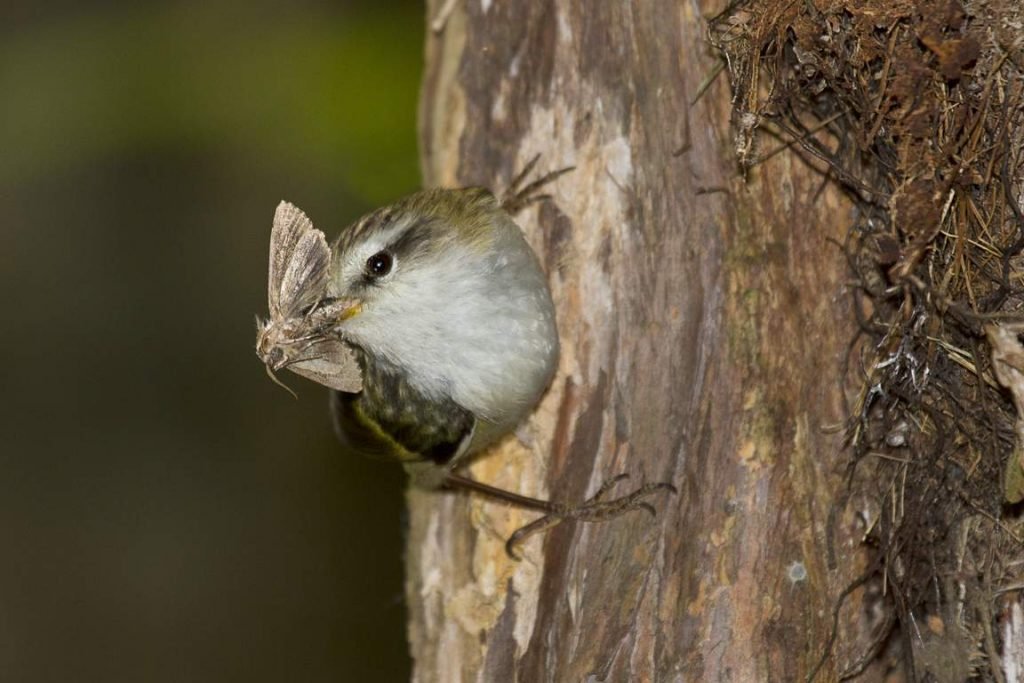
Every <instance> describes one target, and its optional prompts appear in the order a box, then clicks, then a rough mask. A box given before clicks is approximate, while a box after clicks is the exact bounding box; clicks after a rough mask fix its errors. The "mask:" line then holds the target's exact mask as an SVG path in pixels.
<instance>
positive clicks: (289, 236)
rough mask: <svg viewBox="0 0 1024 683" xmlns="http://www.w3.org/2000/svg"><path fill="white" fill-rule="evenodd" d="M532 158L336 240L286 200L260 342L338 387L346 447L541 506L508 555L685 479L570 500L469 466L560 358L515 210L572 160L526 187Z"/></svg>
mask: <svg viewBox="0 0 1024 683" xmlns="http://www.w3.org/2000/svg"><path fill="white" fill-rule="evenodd" d="M535 162H536V159H534V160H533V161H532V162H530V164H528V165H527V167H526V168H525V169H524V171H523V172H522V173H520V174H519V175H518V176H517V177H516V179H515V180H513V182H512V185H511V187H510V188H509V190H508V192H507V193H506V195H505V198H504V199H503V200H502V201H499V200H498V199H497V198H496V197H495V196H494V195H493V194H492V193H491V192H490V191H488V190H486V189H484V188H466V189H458V190H450V189H434V190H425V191H423V192H419V193H416V194H413V195H411V196H409V197H406V198H405V199H402V200H400V201H398V202H396V203H394V204H392V205H390V206H386V207H384V208H381V209H378V210H376V211H374V212H372V213H370V214H368V215H367V216H365V217H363V218H362V219H360V220H358V221H357V222H356V223H354V224H352V225H351V226H349V227H348V228H347V229H345V230H343V231H342V232H341V234H340V235H339V237H338V238H337V240H335V242H334V243H333V245H331V247H330V248H329V249H328V247H327V244H326V240H325V238H324V236H323V233H322V232H320V231H319V230H315V229H314V228H313V227H312V223H311V222H309V219H308V218H306V216H305V214H303V213H302V212H301V211H299V210H298V209H295V207H293V206H291V205H289V204H286V203H283V202H282V205H281V207H279V209H278V214H279V215H278V216H277V217H275V228H274V233H273V234H272V238H271V266H270V289H269V298H270V309H271V317H270V319H269V320H267V321H265V322H262V323H260V324H259V334H258V340H257V353H258V355H259V356H260V358H261V360H263V362H264V363H265V364H266V366H267V368H268V371H274V370H278V369H281V368H288V369H291V370H294V371H296V372H298V373H299V374H302V375H304V376H306V377H307V378H309V379H312V380H314V381H317V382H320V383H321V384H324V385H326V386H328V387H331V388H332V389H333V391H332V392H331V405H332V414H333V416H334V424H335V430H336V432H337V434H338V437H339V438H340V440H341V442H342V443H343V444H344V445H345V446H346V448H347V449H349V450H352V451H355V452H359V453H362V454H365V455H369V456H371V457H378V458H388V459H395V460H398V461H400V462H402V463H403V464H404V465H405V468H406V470H407V471H408V472H409V474H410V477H411V479H412V480H413V483H414V484H416V485H419V486H422V487H426V488H442V487H445V488H453V487H455V488H465V489H470V490H474V491H476V492H478V493H482V494H485V495H488V496H491V497H495V498H498V499H501V500H504V501H507V502H510V503H513V504H516V505H520V506H524V507H528V508H532V509H536V510H540V511H541V512H543V513H544V516H542V517H541V518H540V519H538V520H536V521H535V522H533V523H532V524H529V525H527V526H525V527H523V528H522V529H520V530H518V531H517V532H516V533H515V534H513V535H512V537H510V538H509V539H508V543H507V544H506V550H507V551H508V553H509V555H510V556H512V557H517V555H516V553H515V547H516V546H517V545H518V544H519V543H521V542H522V541H523V540H524V539H525V538H526V537H527V536H529V535H531V534H533V533H536V532H538V531H542V530H545V529H548V528H550V527H552V526H554V525H555V524H557V523H558V522H559V521H561V520H563V519H578V520H583V521H602V520H606V519H610V518H611V517H615V516H617V515H619V514H621V513H623V512H626V511H629V510H634V509H645V510H647V511H648V512H650V513H651V514H654V508H653V507H652V506H651V505H650V504H649V503H647V502H646V501H645V499H646V498H647V497H648V496H649V495H650V494H652V493H654V492H656V491H660V490H668V491H675V489H674V487H672V485H671V484H667V483H654V484H647V485H645V486H641V487H640V488H638V489H636V490H635V491H633V492H632V493H630V494H629V495H626V496H623V497H620V498H614V499H610V500H606V499H605V498H606V496H607V494H608V492H609V490H610V488H611V486H612V485H614V484H615V483H616V482H618V481H621V480H622V479H623V478H624V476H622V475H620V476H619V477H615V478H613V479H611V480H609V481H608V482H606V483H605V485H603V486H602V487H601V488H600V489H599V490H598V492H597V494H596V495H594V496H592V497H591V498H589V499H588V500H586V501H584V502H583V503H581V504H578V505H567V504H562V503H555V502H550V501H544V500H539V499H536V498H531V497H528V496H522V495H520V494H517V493H514V492H511V491H506V490H504V489H499V488H496V487H492V486H489V485H487V484H484V483H482V482H478V481H476V480H474V479H471V478H470V477H468V476H465V475H463V474H460V473H459V470H460V468H461V467H462V466H463V465H464V464H465V463H466V462H467V461H468V459H469V457H470V456H472V455H473V454H475V453H479V452H480V451H481V450H482V449H484V448H486V447H487V446H488V445H490V444H492V443H494V442H495V441H496V440H497V439H499V438H500V437H502V436H503V435H505V434H507V433H508V432H510V431H511V430H513V429H515V427H516V426H517V425H518V424H519V423H520V422H521V421H523V420H524V419H525V418H526V417H527V416H528V415H529V414H530V413H531V412H532V410H533V409H534V407H535V406H536V404H537V402H538V401H539V400H540V397H541V395H542V394H543V393H544V391H545V390H546V388H547V386H548V384H549V383H550V382H551V379H552V377H553V375H554V372H555V369H556V366H557V363H558V352H559V344H558V330H557V327H556V323H555V308H554V304H553V303H552V300H551V293H550V290H549V289H548V285H547V279H546V277H545V276H544V273H543V271H542V269H541V266H540V262H539V261H538V259H537V256H536V254H534V252H533V250H532V249H531V248H530V246H529V244H528V243H527V242H526V240H525V239H524V237H523V234H522V231H521V230H520V229H519V227H518V226H517V225H516V223H515V222H514V221H513V219H512V215H513V214H514V213H516V212H517V211H518V210H519V209H521V208H522V207H523V206H525V205H527V204H529V203H532V202H534V201H537V200H539V199H542V198H544V197H547V195H541V194H539V193H538V190H539V189H540V188H541V187H542V186H543V185H545V184H546V183H548V182H550V181H551V180H553V179H554V178H556V177H558V176H559V175H561V174H562V173H565V172H566V171H568V170H571V169H563V170H561V171H557V172H555V173H551V174H548V175H547V176H544V177H543V178H540V179H539V180H537V181H534V182H532V183H530V184H528V185H526V186H525V187H522V188H520V185H522V182H523V179H524V178H525V177H526V176H527V174H528V173H529V172H530V170H531V169H532V167H533V165H534V163H535ZM282 212H283V213H282ZM275 243H276V244H275Z"/></svg>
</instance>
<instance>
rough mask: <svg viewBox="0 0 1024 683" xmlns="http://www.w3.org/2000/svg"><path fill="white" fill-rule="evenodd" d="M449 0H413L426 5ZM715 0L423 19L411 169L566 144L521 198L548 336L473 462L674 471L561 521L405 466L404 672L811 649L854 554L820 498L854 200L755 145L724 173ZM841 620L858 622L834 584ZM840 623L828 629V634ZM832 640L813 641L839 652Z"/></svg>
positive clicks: (760, 664) (741, 661)
mask: <svg viewBox="0 0 1024 683" xmlns="http://www.w3.org/2000/svg"><path fill="white" fill-rule="evenodd" d="M443 4H445V3H444V2H441V1H438V0H435V1H433V2H431V3H430V7H429V9H428V13H429V15H430V17H431V18H434V17H436V16H438V14H439V13H441V12H442V5H443ZM717 9H719V8H718V7H713V6H711V5H710V4H708V5H707V6H700V5H699V4H698V3H693V2H683V3H680V2H671V1H668V0H645V1H644V2H633V3H623V2H587V1H586V0H565V1H556V2H533V1H531V2H493V1H491V0H479V1H478V0H467V1H466V2H461V1H459V2H455V3H454V5H453V6H452V7H451V10H452V11H451V13H450V14H448V15H447V17H446V19H445V21H444V26H443V28H441V30H440V31H433V30H429V29H428V30H429V34H428V38H427V55H426V71H425V79H424V86H423V94H422V102H421V141H422V149H423V170H424V176H425V179H426V182H427V184H428V185H443V186H465V185H477V184H479V185H486V186H489V187H492V188H497V189H500V188H502V187H504V186H506V185H507V184H508V182H509V180H510V179H511V178H512V177H513V176H514V175H515V173H516V171H517V170H519V169H521V168H522V167H523V166H524V165H525V164H526V162H527V161H528V160H529V159H530V158H531V157H533V156H534V155H535V154H540V155H541V161H540V167H539V169H540V170H541V171H546V170H553V169H556V168H561V167H564V166H568V165H575V166H576V170H575V171H573V172H572V173H569V174H567V175H565V176H563V177H561V178H559V179H558V180H557V182H556V183H555V184H554V185H553V186H552V187H551V188H550V191H551V193H552V195H553V197H552V198H551V199H550V200H546V201H544V202H542V203H541V204H539V205H538V206H537V207H536V208H533V209H530V210H528V211H525V212H524V213H522V214H521V215H520V216H519V217H518V222H519V224H520V225H521V226H522V227H523V229H524V232H525V233H526V235H527V238H528V239H529V240H530V242H531V244H533V246H534V247H535V249H536V250H537V252H538V254H539V255H540V257H541V260H542V262H543V263H544V264H545V266H546V268H547V271H548V273H549V277H550V283H551V288H552V292H553V294H554V297H555V301H556V304H557V307H558V315H559V330H560V336H561V341H562V356H561V364H560V369H559V373H558V375H557V377H556V378H555V380H554V382H553V384H552V386H551V389H550V390H549V392H548V393H547V395H546V396H545V398H544V399H543V401H542V403H541V404H540V406H539V408H538V409H537V411H536V413H535V415H534V417H533V418H532V419H531V420H530V422H529V424H528V425H526V426H524V428H523V429H522V430H520V432H519V433H517V434H516V435H515V436H512V437H510V438H509V439H506V440H505V441H504V442H503V443H502V444H501V445H500V446H499V447H497V448H495V449H494V450H493V451H492V452H490V453H489V454H487V455H485V456H483V457H481V458H479V459H478V460H477V461H476V462H475V463H474V464H473V466H472V474H473V476H474V477H476V478H478V479H479V480H481V481H484V482H487V483H491V484H495V485H498V486H502V487H505V488H509V489H511V490H514V491H518V492H521V493H525V494H528V495H533V496H540V497H550V498H552V499H556V500H563V501H580V500H582V499H584V498H586V497H587V496H588V495H590V494H592V493H593V492H594V490H595V489H596V488H597V487H598V486H599V485H600V484H601V483H602V482H603V481H605V480H607V479H609V478H611V477H613V476H615V475H617V474H619V473H623V472H625V473H628V474H630V475H631V477H632V478H631V480H630V482H627V483H624V484H621V485H620V487H621V490H622V491H623V492H625V491H626V490H628V488H629V487H630V486H634V485H637V484H639V483H640V482H643V481H672V482H674V483H675V484H676V485H677V486H678V488H679V495H677V496H674V497H673V496H666V497H663V498H657V499H655V500H653V501H652V502H653V503H654V505H655V507H656V508H657V509H658V515H657V518H655V519H652V518H651V517H650V516H649V515H646V514H643V513H641V512H634V513H630V514H628V515H625V516H622V517H620V518H617V519H614V520H612V521H609V522H606V523H601V524H582V523H579V524H578V523H572V522H567V523H564V524H562V525H560V526H559V527H557V528H555V529H554V530H553V531H551V532H549V533H548V534H547V535H546V536H543V537H535V538H534V539H532V540H530V541H529V542H528V543H527V544H526V545H525V547H524V549H523V550H524V555H525V558H524V559H523V561H521V562H514V561H512V560H510V559H509V558H508V557H506V555H505V552H504V547H503V544H504V542H505V539H506V538H507V537H508V536H509V534H511V533H512V531H514V530H515V529H516V528H518V527H519V526H521V525H522V524H525V523H527V522H528V521H530V520H531V519H533V518H534V516H535V514H534V513H529V512H525V511H522V510H518V509H513V508H509V507H506V506H503V505H500V504H495V503H493V502H490V501H486V500H482V499H478V498H475V497H468V496H466V495H464V494H446V495H438V494H431V493H422V492H416V491H411V492H410V493H409V496H408V498H409V505H410V514H411V528H410V534H409V544H408V556H407V572H408V578H407V590H406V594H407V598H408V602H409V610H410V623H409V639H410V643H411V648H412V655H413V658H414V667H415V669H414V680H417V681H424V682H426V681H436V682H438V683H452V682H454V681H528V682H531V683H532V682H534V681H558V682H562V681H720V680H731V681H772V680H782V681H792V680H802V679H803V677H804V676H805V675H807V674H808V673H809V672H810V671H811V670H812V669H813V668H814V666H815V665H816V664H817V662H818V661H819V659H820V658H821V657H822V654H823V652H824V651H825V648H826V642H827V641H828V639H829V635H830V633H831V630H832V618H833V610H834V608H835V604H836V598H837V596H838V594H839V593H840V591H842V590H843V588H845V587H846V586H847V585H849V584H850V582H851V581H852V580H853V579H854V578H855V577H856V575H857V574H858V572H859V570H860V563H861V560H860V559H859V558H858V556H857V555H856V552H857V551H856V543H854V542H853V541H852V540H851V538H852V534H853V532H854V529H853V524H852V523H851V522H849V521H848V520H846V519H845V518H844V517H843V516H842V515H840V516H838V517H837V518H836V520H837V521H838V523H836V524H830V523H829V518H830V512H832V509H833V500H834V497H835V495H836V493H837V491H839V490H840V487H841V485H842V476H841V475H842V471H841V455H842V451H841V449H842V443H841V433H840V432H841V430H838V429H830V428H831V427H834V426H836V425H839V424H841V423H842V422H843V421H844V419H845V417H846V414H845V407H844V395H843V375H842V368H843V362H844V358H845V353H846V349H847V346H848V344H849V342H850V340H851V339H852V337H853V327H852V323H851V322H850V319H851V316H850V309H849V303H848V301H849V299H848V296H847V294H846V292H845V290H844V277H845V272H846V271H845V262H844V260H843V256H842V251H841V249H839V248H837V247H836V246H835V242H833V241H832V240H835V241H838V242H840V243H841V242H842V240H843V238H844V233H845V225H846V223H847V221H846V220H845V218H846V216H847V215H848V212H849V210H850V207H849V205H848V203H847V202H845V200H844V199H843V198H842V197H841V196H840V195H839V194H838V193H836V192H835V191H834V190H833V189H832V188H831V187H830V186H829V185H828V184H827V183H825V181H824V180H823V178H822V176H821V175H820V174H819V173H818V172H816V171H815V170H814V169H812V168H810V167H808V166H806V165H804V164H803V163H801V162H800V161H799V160H798V159H797V158H795V157H794V156H792V155H789V154H778V155H775V156H774V157H772V158H771V160H769V161H768V162H766V163H764V164H762V165H761V166H759V167H757V168H756V169H755V170H754V172H753V173H752V174H750V175H749V177H746V178H743V177H740V176H738V174H737V170H736V168H737V167H736V164H735V161H734V150H733V147H734V143H733V137H732V133H731V129H730V125H729V118H730V106H729V105H730V103H729V97H730V94H729V90H728V84H727V82H726V80H725V78H724V77H722V78H719V79H717V80H715V81H714V82H713V83H712V84H711V85H710V87H709V88H707V90H706V92H704V93H703V95H700V94H699V92H698V91H699V89H700V88H701V85H702V83H703V82H705V80H706V79H707V78H709V77H710V76H711V75H712V74H714V73H715V70H716V57H715V55H714V54H712V52H711V50H710V48H709V47H708V45H707V42H706V40H705V30H706V26H705V21H704V18H703V16H702V13H704V15H709V14H710V13H711V12H714V11H717ZM841 614H843V615H844V619H843V620H842V621H843V622H844V623H846V622H849V623H850V626H849V627H844V628H841V633H840V636H841V637H840V643H841V644H845V645H846V646H849V644H850V643H854V644H855V643H856V642H857V641H858V640H863V639H865V638H866V637H867V635H866V634H862V633H859V632H858V631H857V628H858V627H857V626H856V622H857V620H856V619H855V618H854V617H855V616H856V613H855V609H852V608H850V607H846V608H844V609H843V610H842V611H841ZM840 649H841V650H844V649H846V648H840ZM849 651H850V654H848V655H847V654H843V653H842V652H840V653H838V655H837V656H835V657H831V658H829V659H828V660H827V661H826V663H825V666H824V667H823V669H822V671H821V672H820V673H819V677H818V680H834V679H835V678H836V677H837V672H838V671H839V670H841V669H842V668H843V667H844V666H845V665H848V664H849V663H850V658H851V657H853V656H855V652H856V648H853V647H850V649H849Z"/></svg>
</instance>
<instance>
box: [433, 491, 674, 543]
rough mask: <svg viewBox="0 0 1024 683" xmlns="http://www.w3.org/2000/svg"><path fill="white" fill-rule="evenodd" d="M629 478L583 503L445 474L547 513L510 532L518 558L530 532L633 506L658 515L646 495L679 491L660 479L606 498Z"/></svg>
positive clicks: (614, 514) (602, 516)
mask: <svg viewBox="0 0 1024 683" xmlns="http://www.w3.org/2000/svg"><path fill="white" fill-rule="evenodd" d="M628 478H629V475H628V474H620V475H618V476H617V477H612V478H611V479H609V480H607V481H605V482H604V483H603V484H601V487H600V488H599V489H598V490H597V493H595V494H594V495H592V496H591V497H590V498H587V499H586V500H585V501H583V503H581V504H579V505H568V504H566V503H558V502H555V501H550V500H541V499H540V498H531V497H529V496H523V495H520V494H518V493H513V492H511V491H506V490H505V489H499V488H497V487H495V486H490V485H488V484H484V483H481V482H479V481H476V480H475V479H470V478H469V477H464V476H462V475H460V474H455V473H454V472H448V473H446V474H445V479H444V485H445V486H446V487H448V488H463V489H468V490H470V491H475V492H476V493H480V494H483V495H485V496H488V497H490V498H495V499H497V500H503V501H505V502H506V503H511V504H512V505H517V506H519V507H523V508H527V509H529V510H539V511H540V512H543V513H544V515H543V516H542V517H540V518H539V519H537V520H535V521H533V522H530V523H529V524H527V525H526V526H523V527H522V528H520V529H518V530H516V532H515V533H513V534H512V535H511V536H509V538H508V541H507V542H506V543H505V552H506V553H508V555H509V557H511V558H512V559H513V560H518V559H520V557H519V554H518V553H517V552H516V546H518V545H519V544H521V543H522V542H524V541H525V540H526V539H527V538H529V537H530V536H532V535H534V534H537V533H540V532H543V531H547V530H549V529H551V528H553V527H555V526H557V525H558V524H560V523H561V522H563V521H565V520H567V519H575V520H579V521H581V522H605V521H608V520H610V519H614V518H615V517H618V516H619V515H622V514H625V513H627V512H629V511H631V510H646V511H647V512H649V513H650V514H651V516H655V515H656V511H655V509H654V506H653V505H651V504H650V503H648V502H646V500H645V498H647V497H648V496H650V495H651V494H653V493H656V492H658V491H669V492H671V493H676V487H675V486H673V485H672V484H669V483H668V482H657V483H654V484H644V485H643V486H641V487H640V488H638V489H636V490H635V491H633V492H632V493H628V494H626V495H625V496H620V497H618V498H612V499H611V500H604V498H605V497H606V495H607V494H608V492H609V491H611V489H612V487H614V486H615V485H616V484H617V483H619V482H620V481H623V480H625V479H628Z"/></svg>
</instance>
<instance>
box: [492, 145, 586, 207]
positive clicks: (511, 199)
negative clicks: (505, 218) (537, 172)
mask: <svg viewBox="0 0 1024 683" xmlns="http://www.w3.org/2000/svg"><path fill="white" fill-rule="evenodd" d="M538 159H540V154H538V155H536V156H535V157H533V158H532V159H530V160H529V161H528V162H526V166H525V167H523V170H522V171H520V172H519V173H518V174H516V177H515V178H513V179H512V182H511V183H510V184H509V186H508V187H507V188H505V191H504V192H503V193H502V195H501V208H503V209H505V211H507V212H508V213H509V215H512V216H514V215H516V214H517V213H519V212H520V211H522V210H523V209H525V208H526V207H527V206H529V205H530V204H533V203H535V202H539V201H541V200H543V199H550V198H551V195H550V194H538V192H537V191H538V190H540V188H542V187H544V186H545V185H547V184H548V183H551V182H553V181H554V180H555V179H556V178H558V177H559V176H562V175H565V174H566V173H568V172H569V171H571V170H573V169H574V168H576V167H575V166H567V167H565V168H560V169H558V170H557V171H552V172H550V173H547V174H545V175H542V176H541V177H539V178H537V179H536V180H534V181H533V182H531V183H529V184H527V185H526V186H525V187H520V185H522V184H523V182H524V181H525V180H526V178H527V176H529V175H530V172H531V171H532V170H533V167H534V166H536V165H537V160H538Z"/></svg>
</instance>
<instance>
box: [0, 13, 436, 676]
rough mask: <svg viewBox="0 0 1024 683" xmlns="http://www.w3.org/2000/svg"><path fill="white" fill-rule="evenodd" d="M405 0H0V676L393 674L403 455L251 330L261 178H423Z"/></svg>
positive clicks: (389, 184)
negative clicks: (341, 410)
mask: <svg viewBox="0 0 1024 683" xmlns="http://www.w3.org/2000/svg"><path fill="white" fill-rule="evenodd" d="M423 13H424V9H423V7H422V6H421V4H420V3H419V2H388V3H377V2H369V1H364V2H342V1H340V0H338V1H335V2H315V1H312V0H299V1H295V0H293V1H290V2H269V1H268V0H257V1H250V2H245V3H242V2H237V1H232V0H178V1H175V0H166V1H164V2H148V3H120V2H112V1H106V2H92V3H83V2H71V1H70V0H64V1H63V2H50V3H44V4H40V3H33V2H25V1H19V0H6V1H5V2H4V3H3V4H2V7H0V209H2V218H0V263H2V268H0V278H2V285H3V291H4V294H5V300H6V301H7V305H6V306H5V307H4V310H5V315H4V323H3V334H2V335H0V345H2V346H0V351H2V354H3V355H2V358H3V360H2V364H0V377H2V386H3V393H2V396H3V398H2V399H0V401H2V403H0V416H2V417H0V421H2V425H3V430H4V438H3V441H2V442H0V443H2V445H0V543H2V548H0V681H17V682H21V681H31V682H34V681H284V680H287V681H392V680H403V679H407V678H408V671H409V662H408V658H407V654H406V642H405V631H404V620H405V606H404V598H403V593H402V565H401V562H402V534H403V531H402V529H403V519H402V518H403V515H404V506H403V498H402V490H403V487H404V475H403V473H402V471H401V468H400V467H398V466H395V465H391V464H388V463H378V462H371V461H364V460H360V459H357V458H355V457H352V456H349V455H347V454H345V453H342V452H341V451H340V448H339V447H338V446H337V445H336V443H335V442H334V439H333V435H332V433H331V428H330V422H329V417H328V413H327V406H326V390H324V389H322V388H320V387H318V386H316V385H313V384H311V383H309V382H306V381H305V380H301V379H299V378H297V377H294V376H288V377H285V378H284V379H286V381H287V382H288V383H289V384H291V385H292V386H293V387H294V388H295V389H297V390H298V392H299V395H300V400H299V401H295V400H294V399H292V398H291V397H290V396H289V395H288V394H287V393H285V392H284V391H283V390H282V389H280V388H279V387H276V386H275V385H273V384H272V383H271V382H270V381H269V380H268V379H267V377H266V375H265V374H264V372H263V368H262V366H261V365H260V363H259V361H258V360H257V359H256V356H255V355H254V352H253V344H254V341H255V325H254V315H255V314H257V313H259V314H265V312H266V269H267V247H268V239H269V235H270V224H271V219H272V217H273V213H274V207H275V206H276V205H277V203H278V201H279V200H281V199H288V200H289V201H292V202H294V203H295V204H297V205H298V206H300V207H302V208H303V209H304V210H305V211H306V212H307V213H308V214H309V215H310V217H311V218H312V219H313V221H314V223H315V225H316V226H317V227H319V228H321V229H323V230H324V231H325V232H327V234H328V238H331V237H332V236H333V235H334V234H335V233H336V231H337V230H338V229H340V228H342V227H343V226H344V225H346V224H347V223H348V222H349V221H351V220H353V219H355V218H357V217H358V216H359V215H360V214H361V213H362V212H363V211H365V210H367V209H369V208H371V207H373V206H374V205H377V204H379V203H382V202H386V201H388V200H390V199H393V198H395V197H397V196H400V195H401V194H404V193H406V192H409V191H411V190H413V189H415V188H416V187H417V186H418V184H419V178H418V170H417V169H418V166H417V161H416V146H415V143H416V141H415V130H414V127H415V112H416V98H417V91H418V87H419V78H420V73H421V68H422V41H423V36H422V34H423V24H424V19H423ZM286 374H287V373H286Z"/></svg>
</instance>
